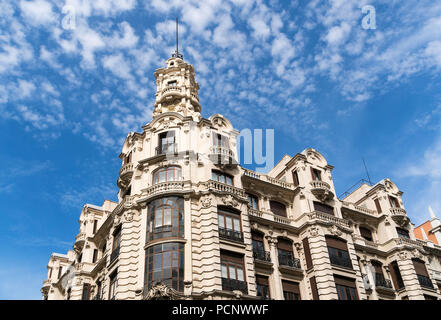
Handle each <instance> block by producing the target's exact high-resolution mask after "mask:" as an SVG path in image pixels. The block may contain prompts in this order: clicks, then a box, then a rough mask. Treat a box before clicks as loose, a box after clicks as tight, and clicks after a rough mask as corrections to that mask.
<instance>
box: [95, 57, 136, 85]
mask: <svg viewBox="0 0 441 320" xmlns="http://www.w3.org/2000/svg"><path fill="white" fill-rule="evenodd" d="M102 62H103V67H104V68H106V69H108V70H110V71H111V72H112V73H113V74H114V75H116V76H118V77H120V78H121V79H126V80H127V79H131V78H132V75H131V67H130V65H129V63H128V62H127V60H126V59H124V56H123V55H122V54H116V55H109V56H105V57H104V58H103V60H102Z"/></svg>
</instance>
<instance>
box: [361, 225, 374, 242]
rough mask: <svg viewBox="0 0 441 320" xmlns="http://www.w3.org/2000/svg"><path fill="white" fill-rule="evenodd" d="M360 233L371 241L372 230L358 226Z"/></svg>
mask: <svg viewBox="0 0 441 320" xmlns="http://www.w3.org/2000/svg"><path fill="white" fill-rule="evenodd" d="M359 230H360V235H361V236H362V237H363V238H364V239H365V240H367V241H373V238H372V232H371V230H369V229H368V228H365V227H360V228H359Z"/></svg>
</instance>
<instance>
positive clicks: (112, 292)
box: [109, 270, 118, 300]
mask: <svg viewBox="0 0 441 320" xmlns="http://www.w3.org/2000/svg"><path fill="white" fill-rule="evenodd" d="M117 274H118V270H115V272H113V273H112V274H111V275H110V286H109V300H115V298H116V289H117V288H118V276H117Z"/></svg>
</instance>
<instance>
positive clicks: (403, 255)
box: [398, 251, 407, 260]
mask: <svg viewBox="0 0 441 320" xmlns="http://www.w3.org/2000/svg"><path fill="white" fill-rule="evenodd" d="M398 257H399V258H400V260H407V252H405V251H401V252H400V253H398Z"/></svg>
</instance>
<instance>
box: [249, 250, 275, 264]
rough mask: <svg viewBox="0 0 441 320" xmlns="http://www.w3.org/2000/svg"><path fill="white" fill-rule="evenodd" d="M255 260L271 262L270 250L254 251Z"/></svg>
mask: <svg viewBox="0 0 441 320" xmlns="http://www.w3.org/2000/svg"><path fill="white" fill-rule="evenodd" d="M253 258H254V260H258V261H263V262H269V263H271V255H270V253H269V252H268V251H263V250H256V251H253Z"/></svg>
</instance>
